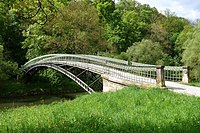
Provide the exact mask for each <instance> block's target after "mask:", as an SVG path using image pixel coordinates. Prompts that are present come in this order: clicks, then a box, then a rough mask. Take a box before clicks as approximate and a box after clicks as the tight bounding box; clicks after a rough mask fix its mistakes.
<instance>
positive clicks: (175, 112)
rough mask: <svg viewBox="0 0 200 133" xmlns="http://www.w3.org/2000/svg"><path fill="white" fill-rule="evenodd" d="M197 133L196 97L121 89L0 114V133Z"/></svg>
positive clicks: (199, 110) (199, 118) (199, 127)
mask: <svg viewBox="0 0 200 133" xmlns="http://www.w3.org/2000/svg"><path fill="white" fill-rule="evenodd" d="M199 131H200V98H198V97H192V96H186V95H181V94H176V93H173V92H170V91H168V90H164V89H157V88H155V89H142V88H138V87H127V88H125V89H123V90H121V91H118V92H115V93H113V92H109V93H95V94H91V95H89V94H88V95H84V96H79V97H77V98H76V99H74V100H71V101H69V100H63V101H59V102H53V103H51V104H46V105H45V104H43V105H35V106H29V107H26V106H23V107H18V108H9V109H8V108H5V109H2V110H0V133H6V132H14V133H15V132H16V133H23V132H24V133H32V132H36V133H37V132H42V133H48V132H55V133H63V132H64V133H68V132H69V133H111V132H113V133H118V132H121V133H128V132H142V133H143V132H148V133H149V132H165V133H166V132H167V133H170V132H176V133H177V132H180V133H184V132H189V133H195V132H199Z"/></svg>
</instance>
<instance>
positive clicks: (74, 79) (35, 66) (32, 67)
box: [25, 63, 95, 94]
mask: <svg viewBox="0 0 200 133" xmlns="http://www.w3.org/2000/svg"><path fill="white" fill-rule="evenodd" d="M38 67H47V68H51V69H54V70H56V71H58V72H60V73H62V74H64V75H65V76H67V77H69V78H70V79H72V80H73V81H75V82H76V83H77V84H78V85H80V86H81V87H82V88H83V89H84V90H85V91H87V92H88V93H90V94H91V93H94V92H95V91H94V90H93V89H92V88H90V87H89V86H88V85H87V84H86V83H85V82H83V81H82V80H81V79H80V78H78V77H77V76H76V75H74V74H73V73H71V72H70V71H68V70H66V69H64V68H62V67H60V66H57V65H54V64H49V63H46V64H44V63H43V64H35V65H32V66H31V67H30V68H29V69H28V70H27V71H25V72H26V73H29V72H30V71H32V70H34V69H36V68H38Z"/></svg>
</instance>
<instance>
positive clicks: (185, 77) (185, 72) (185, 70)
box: [182, 66, 190, 83]
mask: <svg viewBox="0 0 200 133" xmlns="http://www.w3.org/2000/svg"><path fill="white" fill-rule="evenodd" d="M189 74H190V67H189V66H183V73H182V82H183V83H189V82H190V75H189Z"/></svg>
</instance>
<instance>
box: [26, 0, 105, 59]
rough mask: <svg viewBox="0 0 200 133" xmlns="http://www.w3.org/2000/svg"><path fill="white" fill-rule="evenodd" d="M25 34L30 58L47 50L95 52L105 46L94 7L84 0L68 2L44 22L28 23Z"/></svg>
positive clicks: (52, 51) (49, 51)
mask: <svg viewBox="0 0 200 133" xmlns="http://www.w3.org/2000/svg"><path fill="white" fill-rule="evenodd" d="M24 35H25V36H26V40H25V41H24V42H23V46H24V47H25V48H27V49H28V52H27V57H28V58H29V59H31V58H33V57H37V56H39V55H42V54H47V53H85V54H94V53H95V52H97V51H101V49H102V48H103V47H106V46H105V41H104V38H103V31H102V29H101V27H100V26H99V22H98V16H97V14H96V11H95V9H94V7H93V6H90V5H86V4H85V3H84V2H70V3H69V4H68V6H67V7H65V8H63V9H62V10H61V11H60V12H59V13H57V14H56V17H55V18H53V19H52V20H51V21H49V22H47V23H46V24H45V25H44V26H43V25H39V24H34V25H31V26H29V28H28V29H27V30H26V32H24ZM88 49H89V50H88Z"/></svg>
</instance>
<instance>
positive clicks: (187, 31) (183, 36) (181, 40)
mask: <svg viewBox="0 0 200 133" xmlns="http://www.w3.org/2000/svg"><path fill="white" fill-rule="evenodd" d="M193 32H194V26H192V25H186V26H185V27H184V29H183V31H182V32H181V33H180V34H179V36H178V38H177V39H176V42H175V50H176V51H177V52H178V54H179V56H180V57H181V58H182V54H183V51H184V50H185V48H186V47H187V44H186V43H185V42H186V41H187V39H188V38H189V37H190V36H191V34H192V33H193ZM184 45H186V46H184Z"/></svg>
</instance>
